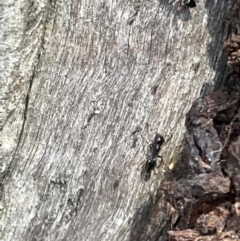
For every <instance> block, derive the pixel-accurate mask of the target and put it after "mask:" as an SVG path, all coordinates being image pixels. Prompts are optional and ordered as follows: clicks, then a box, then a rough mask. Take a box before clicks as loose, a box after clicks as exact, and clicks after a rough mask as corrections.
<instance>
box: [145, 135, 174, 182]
mask: <svg viewBox="0 0 240 241" xmlns="http://www.w3.org/2000/svg"><path fill="white" fill-rule="evenodd" d="M170 138H171V137H170ZM170 138H169V139H168V140H167V142H168V141H169V140H170ZM164 142H165V139H164V137H163V136H162V135H160V134H158V133H157V134H156V135H155V137H154V140H153V142H152V143H151V144H150V145H149V148H150V155H149V156H147V161H146V163H145V166H144V169H143V172H142V175H143V179H144V180H145V181H148V180H149V179H150V177H151V171H152V170H153V169H154V168H155V167H156V164H157V158H161V161H162V160H163V158H162V156H160V155H159V154H158V153H159V151H160V150H161V147H162V145H163V144H164Z"/></svg>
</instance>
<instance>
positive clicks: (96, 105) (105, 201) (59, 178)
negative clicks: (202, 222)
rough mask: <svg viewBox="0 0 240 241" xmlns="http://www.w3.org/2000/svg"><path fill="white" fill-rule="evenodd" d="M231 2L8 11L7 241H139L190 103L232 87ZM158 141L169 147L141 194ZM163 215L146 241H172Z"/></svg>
mask: <svg viewBox="0 0 240 241" xmlns="http://www.w3.org/2000/svg"><path fill="white" fill-rule="evenodd" d="M233 2H234V1H232V0H226V1H221V0H216V1H207V0H199V3H197V7H196V8H194V9H185V10H184V9H182V10H180V11H178V8H177V5H174V4H172V3H169V2H168V1H167V0H163V1H160V2H158V1H154V0H153V1H143V0H132V1H110V0H105V1H103V0H101V1H99V0H85V1H80V0H71V1H66V0H62V1H56V0H52V1H47V0H38V1H32V2H31V1H26V0H21V1H8V3H4V2H2V3H1V5H0V6H1V11H0V16H1V18H0V28H1V40H0V46H1V58H0V66H1V72H0V78H1V90H0V96H1V115H0V118H1V119H0V130H1V132H0V141H1V151H0V157H1V169H0V183H1V184H0V212H1V215H0V220H1V221H0V225H1V232H0V235H1V236H0V239H1V240H4V241H8V240H9V241H10V240H11V241H15V240H16V241H20V240H45V241H46V240H48V241H52V240H54V241H57V240H71V241H75V240H84V241H87V240H88V241H90V240H91V241H93V240H99V241H100V240H104V241H106V240H111V241H114V240H118V241H119V240H122V241H125V240H137V238H136V237H137V233H136V232H140V231H139V230H137V231H135V233H134V232H133V229H134V227H136V222H138V221H139V219H140V218H139V217H140V216H141V215H142V213H144V210H145V209H144V208H143V207H145V206H144V205H146V203H147V204H149V203H150V201H149V200H153V199H154V197H155V195H156V189H157V187H158V186H159V183H160V181H161V178H162V176H163V175H164V171H165V170H166V168H168V166H169V164H170V163H171V162H172V160H174V158H175V156H176V154H177V152H178V149H179V145H180V142H181V138H182V135H183V133H184V131H185V128H184V118H185V114H186V112H187V111H188V109H189V107H190V105H191V103H192V101H193V100H194V99H195V98H196V97H198V96H199V95H201V94H203V93H206V92H207V91H210V90H212V89H213V88H216V87H217V86H219V85H221V84H222V83H223V82H224V81H225V80H226V78H227V69H226V65H225V60H224V57H223V54H222V52H221V46H222V43H223V41H224V40H225V38H226V34H227V31H228V26H227V24H226V23H225V22H224V14H225V13H226V12H227V9H229V8H230V7H231V5H232V3H233ZM156 132H159V133H161V134H163V135H164V136H165V137H167V136H169V135H171V134H172V135H173V137H172V139H171V141H170V142H169V143H168V144H167V145H166V146H164V147H163V150H162V155H163V159H164V161H163V163H161V165H160V167H159V168H156V174H155V175H152V176H151V179H150V180H149V181H148V182H143V181H142V180H141V179H140V172H141V165H140V164H141V163H142V161H144V160H145V159H146V154H147V147H148V144H149V141H151V140H152V139H153V137H154V135H155V133H156ZM159 205H160V206H161V207H163V208H162V209H161V208H160V209H159V211H158V214H157V216H158V221H157V224H156V227H154V228H155V229H158V230H162V233H161V232H159V231H158V234H157V235H156V236H154V238H155V239H153V237H152V236H151V235H149V234H147V235H145V236H144V233H143V236H141V239H139V240H166V230H165V227H167V225H169V224H170V223H171V220H170V221H169V220H168V221H169V222H170V223H169V222H168V223H166V212H167V209H168V206H167V205H166V203H164V202H162V203H161V202H160V204H159ZM168 211H169V212H170V210H168ZM139 215H140V216H139ZM145 215H146V213H145ZM147 223H148V221H147V220H146V223H145V224H144V225H145V228H146V229H147V228H148V224H147ZM151 228H152V227H150V229H151ZM166 229H167V228H166ZM142 231H144V229H142ZM146 232H147V231H146Z"/></svg>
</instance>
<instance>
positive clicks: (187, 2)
mask: <svg viewBox="0 0 240 241" xmlns="http://www.w3.org/2000/svg"><path fill="white" fill-rule="evenodd" d="M184 4H185V5H186V6H187V7H188V8H195V7H196V2H195V0H184Z"/></svg>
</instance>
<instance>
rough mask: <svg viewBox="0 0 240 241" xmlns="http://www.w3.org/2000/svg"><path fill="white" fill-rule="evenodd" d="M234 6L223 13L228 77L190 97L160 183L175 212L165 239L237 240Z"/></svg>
mask: <svg viewBox="0 0 240 241" xmlns="http://www.w3.org/2000/svg"><path fill="white" fill-rule="evenodd" d="M239 10H240V1H237V3H236V4H235V5H234V6H233V9H232V10H231V11H230V12H229V13H228V14H227V15H226V19H227V20H228V21H229V22H230V23H231V29H230V35H229V38H228V39H227V41H226V42H225V43H224V45H223V50H224V52H225V53H226V54H227V57H228V64H229V66H230V70H231V75H230V78H229V80H228V83H227V84H226V86H225V87H222V88H220V89H219V90H217V91H214V92H213V93H211V94H209V95H206V96H204V97H203V98H199V99H197V100H196V101H194V103H193V105H192V107H191V109H190V111H189V112H188V113H187V115H186V123H185V124H186V128H187V132H186V134H185V137H184V143H185V145H184V150H183V152H182V153H181V155H180V157H179V160H178V161H177V163H176V165H175V167H174V168H173V170H172V172H170V173H169V175H168V177H167V179H166V180H165V181H163V183H162V186H164V190H165V194H166V196H165V197H166V200H167V201H168V202H169V203H171V205H172V206H173V207H174V209H175V212H176V216H177V218H176V219H175V222H174V224H173V230H171V231H169V240H170V241H180V240H190V241H191V240H192V241H200V240H202V241H215V240H219V241H226V240H229V241H230V240H240V202H239V201H240V92H239V81H240V78H239V74H240V71H239V70H240V69H239V67H240V61H239V57H238V53H239V51H240V44H239V43H240V41H239V39H240V28H239V26H240V25H239V24H240V15H239ZM182 170H184V171H182Z"/></svg>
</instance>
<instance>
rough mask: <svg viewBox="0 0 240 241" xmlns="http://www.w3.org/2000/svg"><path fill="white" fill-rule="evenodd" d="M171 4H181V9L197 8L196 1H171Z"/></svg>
mask: <svg viewBox="0 0 240 241" xmlns="http://www.w3.org/2000/svg"><path fill="white" fill-rule="evenodd" d="M170 2H179V5H180V6H179V7H180V9H181V8H195V7H196V6H197V5H196V1H195V0H171V1H170Z"/></svg>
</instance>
